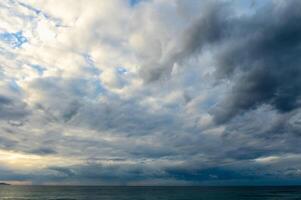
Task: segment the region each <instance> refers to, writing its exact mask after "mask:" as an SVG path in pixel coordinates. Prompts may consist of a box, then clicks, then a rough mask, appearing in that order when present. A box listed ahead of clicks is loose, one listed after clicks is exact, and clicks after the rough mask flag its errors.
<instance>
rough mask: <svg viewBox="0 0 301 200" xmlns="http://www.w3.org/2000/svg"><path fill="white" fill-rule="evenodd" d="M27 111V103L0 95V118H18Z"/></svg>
mask: <svg viewBox="0 0 301 200" xmlns="http://www.w3.org/2000/svg"><path fill="white" fill-rule="evenodd" d="M29 113H30V111H29V110H28V108H27V105H26V104H25V103H24V102H22V101H21V100H19V99H16V98H15V97H14V98H11V97H8V96H4V95H0V120H1V119H2V120H18V119H22V118H24V117H25V116H26V115H28V114H29Z"/></svg>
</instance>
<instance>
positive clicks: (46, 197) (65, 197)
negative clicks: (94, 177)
mask: <svg viewBox="0 0 301 200" xmlns="http://www.w3.org/2000/svg"><path fill="white" fill-rule="evenodd" d="M0 199H1V200H2V199H9V200H31V199H32V200H35V199H39V200H94V199H99V200H115V199H116V200H136V199H137V200H211V199H212V200H215V199H221V200H228V199H229V200H244V199H246V200H250V199H252V200H254V199H255V200H256V199H261V200H262V199H268V200H274V199H277V200H278V199H279V200H286V199H294V200H298V199H300V200H301V187H291V186H288V187H100V186H95V187H94V186H87V187H81V186H0Z"/></svg>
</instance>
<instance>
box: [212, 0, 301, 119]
mask: <svg viewBox="0 0 301 200" xmlns="http://www.w3.org/2000/svg"><path fill="white" fill-rule="evenodd" d="M300 22H301V3H300V1H288V2H287V4H286V5H285V6H283V7H281V8H264V9H262V10H260V11H259V13H258V14H257V15H256V16H251V17H247V18H245V19H241V20H239V21H237V23H235V24H233V25H235V26H233V30H237V29H239V30H242V31H241V32H242V34H241V35H239V34H237V33H235V31H233V36H230V38H229V39H228V40H229V41H230V40H231V42H229V44H228V45H229V46H227V47H226V50H224V52H222V53H221V54H220V55H219V56H217V65H218V66H217V74H218V75H219V76H220V77H222V78H225V77H226V78H229V79H230V80H233V81H234V84H233V88H232V89H231V91H230V92H229V94H228V95H227V96H226V97H225V99H224V100H223V102H222V103H221V104H220V105H219V106H220V107H219V108H218V109H217V110H216V112H215V120H216V121H217V122H218V123H222V122H225V121H227V120H229V119H231V118H232V117H233V116H235V115H237V114H239V113H241V112H243V111H245V110H249V109H253V108H255V107H257V106H260V105H262V104H270V105H273V106H274V107H275V108H276V109H277V110H279V111H280V112H289V111H292V110H294V109H296V108H298V107H299V106H300V95H301V79H300V76H301V67H300V66H301V57H300V55H301V25H300V24H301V23H300ZM235 39H237V41H235Z"/></svg>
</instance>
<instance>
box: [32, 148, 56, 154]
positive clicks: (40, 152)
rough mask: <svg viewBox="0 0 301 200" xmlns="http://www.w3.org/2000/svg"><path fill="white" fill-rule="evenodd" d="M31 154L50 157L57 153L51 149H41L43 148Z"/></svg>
mask: <svg viewBox="0 0 301 200" xmlns="http://www.w3.org/2000/svg"><path fill="white" fill-rule="evenodd" d="M29 153H31V154H35V155H50V154H56V153H57V152H56V151H55V150H54V149H51V148H49V147H41V148H37V149H33V150H31V151H30V152H29Z"/></svg>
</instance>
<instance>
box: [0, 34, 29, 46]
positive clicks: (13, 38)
mask: <svg viewBox="0 0 301 200" xmlns="http://www.w3.org/2000/svg"><path fill="white" fill-rule="evenodd" d="M0 40H1V41H3V42H5V43H7V44H9V46H10V47H12V48H20V47H21V46H22V45H23V44H24V43H26V42H28V40H27V38H26V37H25V36H23V33H22V31H19V32H16V33H10V32H3V33H0Z"/></svg>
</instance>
